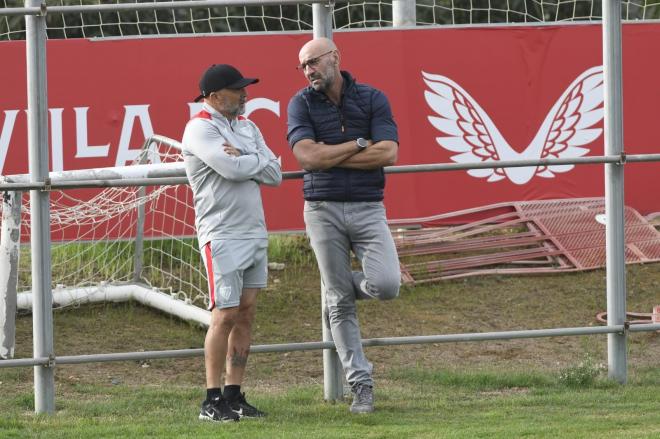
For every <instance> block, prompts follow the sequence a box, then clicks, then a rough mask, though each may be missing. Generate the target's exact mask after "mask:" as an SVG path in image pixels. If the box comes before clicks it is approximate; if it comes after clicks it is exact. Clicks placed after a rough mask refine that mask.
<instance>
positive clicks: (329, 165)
mask: <svg viewBox="0 0 660 439" xmlns="http://www.w3.org/2000/svg"><path fill="white" fill-rule="evenodd" d="M298 58H299V61H300V65H299V66H298V69H299V70H300V71H301V72H302V73H303V74H304V76H305V78H306V79H307V81H309V86H308V87H306V88H304V89H302V90H300V91H299V92H298V93H297V94H296V95H295V96H293V97H292V98H291V101H290V102H289V107H288V133H287V138H288V141H289V144H290V145H291V148H293V154H294V156H295V157H296V159H297V160H298V163H299V164H300V166H301V167H302V168H303V169H304V170H306V171H307V172H306V173H305V176H304V183H303V196H304V198H305V209H304V218H305V225H306V229H307V234H308V236H309V238H310V242H311V245H312V248H313V249H314V253H315V255H316V260H317V263H318V266H319V270H320V272H321V283H322V290H323V291H322V294H324V295H325V299H326V305H327V313H328V314H327V316H324V318H326V317H327V318H328V320H329V323H330V329H331V331H332V336H333V338H334V341H335V345H336V347H337V353H338V354H339V358H340V360H341V363H342V366H343V368H344V372H345V374H346V380H347V381H348V383H349V384H350V385H351V389H352V391H353V403H352V404H351V409H350V410H351V412H352V413H369V412H372V411H373V410H374V398H373V384H374V382H373V377H372V364H371V363H370V362H369V361H367V358H366V357H365V355H364V351H363V349H362V343H361V335H360V326H359V324H358V318H357V311H356V306H355V301H356V299H379V300H387V299H393V298H395V297H397V296H398V294H399V286H400V283H401V274H400V269H399V259H398V256H397V252H396V248H395V246H394V241H393V239H392V234H391V233H390V230H389V227H388V225H387V219H386V217H385V206H384V204H383V192H384V188H385V174H384V172H383V167H384V166H389V165H393V164H394V163H395V162H396V159H397V151H398V133H397V127H396V124H395V123H394V119H393V117H392V112H391V110H390V104H389V102H388V100H387V97H385V95H384V94H383V93H382V92H381V91H379V90H377V89H375V88H373V87H371V86H369V85H366V84H360V83H357V82H355V79H353V77H352V76H351V74H350V73H348V72H347V71H342V70H340V68H339V65H340V60H341V56H340V54H339V49H337V46H335V44H334V43H333V42H332V41H331V40H329V39H327V38H318V39H314V40H312V41H309V42H308V43H306V44H305V45H304V46H303V47H302V49H300V53H299V55H298ZM351 251H352V252H353V254H354V255H355V256H356V258H357V260H358V261H359V263H360V265H361V267H360V270H359V271H353V270H352V268H351Z"/></svg>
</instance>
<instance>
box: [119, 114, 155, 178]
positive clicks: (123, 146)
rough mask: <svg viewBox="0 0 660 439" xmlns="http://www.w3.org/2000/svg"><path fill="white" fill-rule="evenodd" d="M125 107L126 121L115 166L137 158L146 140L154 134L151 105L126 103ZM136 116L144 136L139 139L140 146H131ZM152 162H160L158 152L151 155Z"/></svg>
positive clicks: (124, 164)
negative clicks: (150, 113) (150, 114)
mask: <svg viewBox="0 0 660 439" xmlns="http://www.w3.org/2000/svg"><path fill="white" fill-rule="evenodd" d="M124 108H125V109H126V114H125V115H124V123H123V125H122V128H121V136H120V138H119V148H118V149H117V160H115V166H126V163H127V162H132V161H133V160H135V159H137V157H138V155H139V154H140V147H141V146H142V144H143V143H144V140H145V139H146V138H147V137H151V136H153V134H154V129H153V127H152V126H151V118H150V117H149V105H124ZM136 118H137V119H139V120H140V125H141V126H142V134H143V136H142V138H141V139H140V141H139V145H138V148H131V145H130V143H131V135H132V134H133V124H134V123H135V119H136ZM151 163H160V157H159V156H158V154H152V155H151Z"/></svg>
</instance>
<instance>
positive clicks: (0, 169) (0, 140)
mask: <svg viewBox="0 0 660 439" xmlns="http://www.w3.org/2000/svg"><path fill="white" fill-rule="evenodd" d="M4 113H5V123H4V124H2V133H0V175H2V174H3V173H4V168H5V159H6V158H7V150H9V141H10V140H11V135H12V133H13V132H14V125H15V124H16V115H17V114H18V110H6V111H5V112H4Z"/></svg>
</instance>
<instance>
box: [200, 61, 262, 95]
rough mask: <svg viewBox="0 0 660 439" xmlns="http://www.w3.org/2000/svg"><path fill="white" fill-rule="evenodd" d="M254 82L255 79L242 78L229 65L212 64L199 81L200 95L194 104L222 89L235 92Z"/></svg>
mask: <svg viewBox="0 0 660 439" xmlns="http://www.w3.org/2000/svg"><path fill="white" fill-rule="evenodd" d="M256 82H259V80H258V79H257V78H244V77H243V75H241V72H239V71H238V69H237V68H236V67H233V66H230V65H229V64H213V65H212V66H211V67H209V68H208V69H206V71H205V72H204V74H203V75H202V79H200V80H199V92H200V93H201V94H200V95H199V96H197V97H196V98H195V102H199V101H200V100H202V99H203V98H205V97H207V96H208V95H209V94H211V93H213V92H214V91H218V90H222V89H223V88H230V89H233V90H236V89H239V88H243V87H245V86H247V85H250V84H254V83H256Z"/></svg>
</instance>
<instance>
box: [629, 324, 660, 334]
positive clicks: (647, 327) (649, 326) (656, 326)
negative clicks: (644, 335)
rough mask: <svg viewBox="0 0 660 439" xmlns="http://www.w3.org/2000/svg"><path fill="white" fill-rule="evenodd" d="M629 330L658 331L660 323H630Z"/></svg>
mask: <svg viewBox="0 0 660 439" xmlns="http://www.w3.org/2000/svg"><path fill="white" fill-rule="evenodd" d="M628 331H629V332H642V331H660V323H643V324H641V325H630V326H629V327H628Z"/></svg>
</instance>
